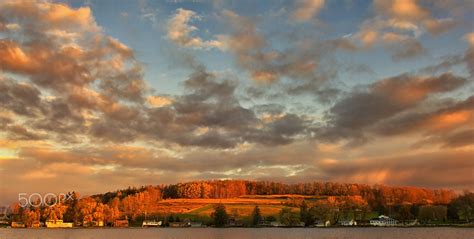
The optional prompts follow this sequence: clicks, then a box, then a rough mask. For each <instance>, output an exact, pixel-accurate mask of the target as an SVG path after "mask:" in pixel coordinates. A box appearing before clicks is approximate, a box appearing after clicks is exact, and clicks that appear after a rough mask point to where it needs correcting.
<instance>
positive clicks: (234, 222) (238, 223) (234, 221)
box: [227, 217, 244, 227]
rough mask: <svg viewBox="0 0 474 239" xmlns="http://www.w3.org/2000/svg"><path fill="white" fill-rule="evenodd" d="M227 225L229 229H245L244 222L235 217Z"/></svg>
mask: <svg viewBox="0 0 474 239" xmlns="http://www.w3.org/2000/svg"><path fill="white" fill-rule="evenodd" d="M227 225H228V226H229V227H243V226H244V222H243V221H242V220H240V219H237V218H235V217H231V218H229V220H228V221H227Z"/></svg>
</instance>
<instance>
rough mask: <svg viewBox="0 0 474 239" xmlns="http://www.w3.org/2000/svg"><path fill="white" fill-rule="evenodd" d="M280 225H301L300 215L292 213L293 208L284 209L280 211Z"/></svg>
mask: <svg viewBox="0 0 474 239" xmlns="http://www.w3.org/2000/svg"><path fill="white" fill-rule="evenodd" d="M280 223H282V224H283V225H286V226H296V225H298V224H299V223H300V218H299V217H298V214H295V213H293V212H292V211H291V208H289V207H284V208H282V209H281V211H280Z"/></svg>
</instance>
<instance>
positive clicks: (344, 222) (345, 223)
mask: <svg viewBox="0 0 474 239" xmlns="http://www.w3.org/2000/svg"><path fill="white" fill-rule="evenodd" d="M340 224H341V226H357V222H356V221H355V220H354V219H351V220H342V221H341V222H340Z"/></svg>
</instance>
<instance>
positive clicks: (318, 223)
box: [314, 220, 331, 227]
mask: <svg viewBox="0 0 474 239" xmlns="http://www.w3.org/2000/svg"><path fill="white" fill-rule="evenodd" d="M314 226H316V227H329V226H331V222H330V221H329V220H326V221H325V220H319V221H316V222H315V223H314Z"/></svg>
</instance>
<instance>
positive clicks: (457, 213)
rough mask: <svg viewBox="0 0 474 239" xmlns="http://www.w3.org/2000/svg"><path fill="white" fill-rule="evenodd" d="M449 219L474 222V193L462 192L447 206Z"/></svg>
mask: <svg viewBox="0 0 474 239" xmlns="http://www.w3.org/2000/svg"><path fill="white" fill-rule="evenodd" d="M448 212H449V217H450V218H452V219H456V220H462V221H465V222H470V221H472V220H474V193H471V192H464V194H463V195H461V196H459V197H458V198H456V199H454V200H453V201H452V202H451V203H450V204H449V206H448Z"/></svg>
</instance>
